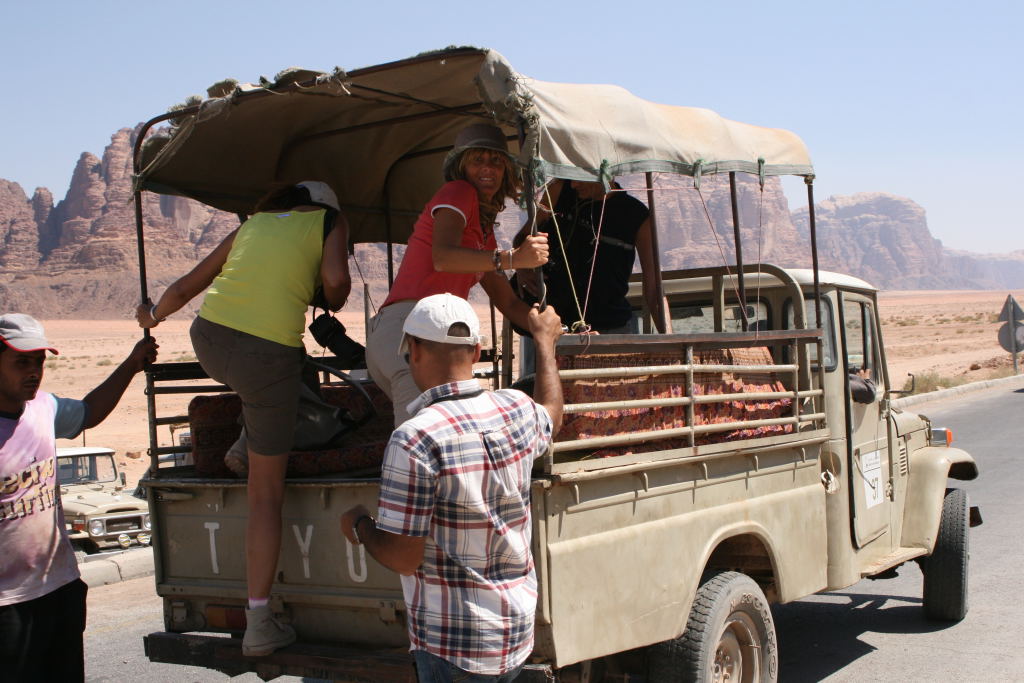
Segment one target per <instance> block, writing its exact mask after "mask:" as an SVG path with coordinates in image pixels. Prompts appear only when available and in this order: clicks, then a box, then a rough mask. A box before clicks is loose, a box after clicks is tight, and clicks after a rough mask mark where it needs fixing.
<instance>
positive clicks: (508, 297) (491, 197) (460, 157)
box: [366, 123, 548, 426]
mask: <svg viewBox="0 0 1024 683" xmlns="http://www.w3.org/2000/svg"><path fill="white" fill-rule="evenodd" d="M443 170H444V177H445V180H446V181H448V182H446V183H445V184H444V185H442V186H441V189H439V190H438V191H437V193H436V194H435V195H434V197H433V198H432V199H431V200H430V201H429V202H428V203H427V205H426V207H424V209H423V212H422V213H421V214H420V217H419V218H418V219H417V221H416V225H415V226H414V228H413V233H412V236H411V237H410V238H409V246H408V248H407V249H406V251H405V256H404V257H403V259H402V265H401V267H399V269H398V275H397V276H396V277H395V281H394V284H392V286H391V291H390V292H389V293H388V297H387V299H386V300H385V301H384V305H383V306H382V307H381V309H380V311H379V312H378V313H377V315H376V316H374V317H373V319H372V320H371V321H370V328H369V331H368V333H367V343H366V364H367V367H368V369H369V372H370V376H371V377H372V378H373V380H374V381H375V382H376V383H377V385H378V386H379V387H380V388H381V389H382V390H383V391H384V393H386V394H387V395H388V396H390V397H391V400H392V402H393V403H394V406H395V425H396V426H397V425H399V424H401V423H402V422H405V420H406V419H408V418H409V417H411V415H409V413H408V411H407V407H408V405H409V403H411V402H412V401H413V400H415V399H416V398H417V397H418V396H419V395H420V391H419V389H417V388H416V384H415V382H413V380H412V376H411V375H410V374H409V366H408V364H407V363H406V362H405V359H404V358H402V357H400V356H399V353H398V345H399V343H400V341H401V338H402V324H403V323H404V322H405V318H406V316H407V315H408V314H409V311H411V310H412V307H413V306H414V305H415V304H416V302H417V301H419V300H420V299H422V298H423V297H426V296H430V295H431V294H441V293H444V292H448V293H450V294H454V295H455V296H458V297H461V298H463V299H468V298H469V290H470V288H472V287H473V285H475V284H477V283H479V284H480V286H481V287H483V288H484V291H485V292H487V295H488V296H489V297H490V298H491V301H492V302H493V303H494V305H495V306H496V307H497V308H498V310H499V311H501V312H502V314H503V315H505V316H506V317H507V318H510V319H511V320H512V322H514V323H516V324H517V325H520V326H521V327H523V329H527V324H526V317H527V313H528V312H529V310H530V308H529V305H528V304H526V303H524V302H523V301H522V300H521V299H519V298H518V297H517V296H516V295H515V292H513V290H512V287H511V286H510V285H509V283H508V279H507V278H506V277H505V275H504V273H503V272H502V271H505V270H512V269H516V268H536V267H538V266H541V265H543V264H545V263H546V262H547V260H548V243H547V236H546V235H537V236H533V237H527V238H526V240H525V241H524V242H523V243H522V244H521V245H520V246H519V247H518V248H516V249H508V250H501V249H498V247H497V242H496V241H495V238H494V221H495V218H496V217H497V215H498V213H500V212H501V210H502V209H504V208H505V200H506V199H515V198H517V197H518V195H519V187H520V183H519V177H518V173H517V172H516V169H515V167H514V166H513V165H512V159H511V157H510V156H509V153H508V146H507V144H506V142H505V134H504V133H503V132H502V131H501V129H500V128H498V127H497V126H492V125H489V124H481V123H478V124H473V125H470V126H467V127H466V128H463V129H462V130H461V131H459V133H458V135H457V136H456V138H455V147H454V148H453V149H452V151H451V152H449V153H448V156H447V157H445V160H444V166H443Z"/></svg>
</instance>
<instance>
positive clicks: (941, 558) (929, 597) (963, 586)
mask: <svg viewBox="0 0 1024 683" xmlns="http://www.w3.org/2000/svg"><path fill="white" fill-rule="evenodd" d="M970 529H971V515H970V507H969V505H968V501H967V492H966V491H964V490H963V489H950V490H949V491H947V492H946V497H945V498H944V499H943V501H942V518H941V520H940V521H939V536H938V538H937V539H936V540H935V550H934V551H932V554H931V555H929V556H928V557H926V558H925V559H924V561H923V562H922V563H921V570H922V572H923V573H924V599H923V603H924V614H925V616H926V617H928V618H929V619H939V620H942V621H960V620H961V619H963V618H964V617H965V616H966V615H967V561H968V559H969V557H970V552H969V548H968V539H969V534H970Z"/></svg>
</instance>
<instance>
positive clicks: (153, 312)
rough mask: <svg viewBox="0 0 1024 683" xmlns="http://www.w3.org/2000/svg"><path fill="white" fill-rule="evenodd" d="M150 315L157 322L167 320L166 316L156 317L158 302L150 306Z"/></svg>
mask: <svg viewBox="0 0 1024 683" xmlns="http://www.w3.org/2000/svg"><path fill="white" fill-rule="evenodd" d="M149 317H150V318H152V319H153V322H157V323H162V322H163V321H165V320H167V318H166V317H164V318H158V317H156V304H153V305H152V306H150V307H149Z"/></svg>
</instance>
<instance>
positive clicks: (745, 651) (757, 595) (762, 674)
mask: <svg viewBox="0 0 1024 683" xmlns="http://www.w3.org/2000/svg"><path fill="white" fill-rule="evenodd" d="M778 668H779V657H778V647H777V644H776V640H775V622H774V620H773V619H772V613H771V610H770V609H769V607H768V600H767V598H765V596H764V593H763V592H762V591H761V587H760V586H758V585H757V583H755V582H754V580H753V579H751V578H750V577H749V576H747V575H746V574H741V573H739V572H717V573H714V574H710V575H708V576H706V577H705V578H704V580H703V581H702V583H701V586H700V588H699V589H698V590H697V594H696V596H694V599H693V606H692V607H691V609H690V617H689V619H688V620H687V623H686V630H685V631H684V632H683V635H681V636H679V637H678V638H675V639H673V640H667V641H665V642H663V643H658V644H656V645H652V646H651V647H650V648H649V649H648V653H647V680H649V681H695V682H699V683H710V682H712V681H714V682H719V681H730V682H733V681H735V682H742V683H762V682H769V681H775V680H776V678H777V676H778Z"/></svg>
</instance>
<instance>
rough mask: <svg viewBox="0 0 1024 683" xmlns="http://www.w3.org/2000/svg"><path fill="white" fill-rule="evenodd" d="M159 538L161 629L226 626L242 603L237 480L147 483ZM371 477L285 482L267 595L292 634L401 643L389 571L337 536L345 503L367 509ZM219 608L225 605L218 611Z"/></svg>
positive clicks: (396, 592)
mask: <svg viewBox="0 0 1024 683" xmlns="http://www.w3.org/2000/svg"><path fill="white" fill-rule="evenodd" d="M146 486H147V487H149V488H150V489H151V491H152V494H153V498H154V500H155V501H156V503H157V505H156V510H157V511H158V512H157V519H156V522H157V524H158V526H159V527H160V528H165V529H168V530H171V531H170V532H169V533H167V534H162V535H161V536H160V537H159V538H160V539H161V540H160V542H159V543H158V544H157V547H156V552H157V554H158V557H159V560H158V566H159V568H160V572H159V574H158V576H157V592H158V593H159V594H161V595H163V596H164V597H165V598H166V604H167V605H168V607H167V609H165V624H166V628H167V629H168V630H170V631H175V632H188V631H208V630H212V631H216V630H224V631H228V632H231V631H233V630H234V628H233V626H234V624H231V623H228V621H229V617H230V615H231V614H234V615H235V616H236V617H237V612H238V610H239V608H240V606H241V605H243V604H244V601H245V599H246V583H245V546H244V539H245V520H246V509H247V508H246V487H245V485H244V484H243V483H241V482H238V481H230V480H226V481H216V480H206V481H202V482H201V483H199V482H196V481H195V480H188V479H179V480H173V479H168V480H162V481H159V482H153V481H147V482H146ZM378 490H379V479H373V480H365V481H351V480H348V481H346V480H339V479H336V480H334V481H318V482H316V483H311V482H308V481H296V480H289V481H288V484H287V486H286V493H285V502H284V508H283V509H284V513H283V533H282V550H281V559H280V563H279V566H278V575H277V579H276V581H275V584H274V591H273V595H274V600H275V601H276V602H277V603H278V604H280V605H281V606H282V609H283V610H284V612H285V614H286V615H287V616H288V617H289V620H290V622H291V623H292V625H293V626H294V627H295V628H296V630H297V631H298V634H299V636H300V638H303V639H308V640H310V641H313V642H317V641H321V642H322V641H328V642H331V641H335V642H347V643H351V644H353V645H365V644H372V645H375V646H378V647H381V646H383V647H390V646H398V645H402V644H404V643H406V642H407V637H406V633H405V625H404V622H403V621H402V620H401V619H400V616H399V615H400V613H401V612H402V611H403V610H404V604H403V602H402V592H401V586H400V584H399V582H398V577H397V576H396V575H395V574H394V572H391V571H389V570H386V569H384V568H383V567H381V566H380V565H379V564H377V563H376V562H374V561H373V559H372V558H370V557H369V556H368V555H367V554H366V552H365V549H364V548H363V547H362V546H352V545H351V544H350V543H348V541H346V540H345V538H344V537H343V536H342V535H341V534H340V533H339V532H338V519H340V517H341V514H342V512H344V511H345V510H346V509H348V507H350V506H352V505H354V504H356V503H362V504H364V505H366V506H368V507H370V508H371V509H373V508H375V507H376V504H377V492H378ZM225 608H228V611H227V612H225Z"/></svg>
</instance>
